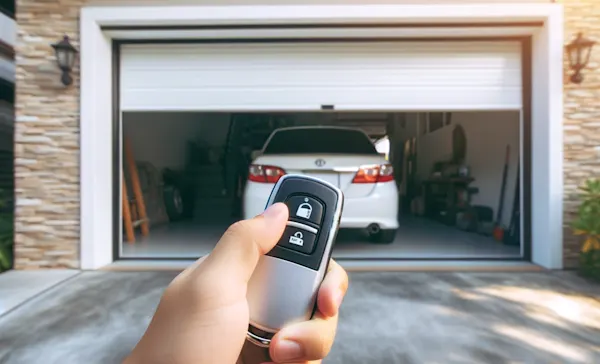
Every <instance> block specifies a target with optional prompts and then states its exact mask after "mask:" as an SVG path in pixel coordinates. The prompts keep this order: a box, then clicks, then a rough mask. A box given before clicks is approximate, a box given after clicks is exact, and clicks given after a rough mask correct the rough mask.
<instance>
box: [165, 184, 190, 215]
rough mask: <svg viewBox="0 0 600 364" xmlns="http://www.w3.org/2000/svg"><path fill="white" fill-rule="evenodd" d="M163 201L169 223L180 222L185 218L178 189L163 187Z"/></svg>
mask: <svg viewBox="0 0 600 364" xmlns="http://www.w3.org/2000/svg"><path fill="white" fill-rule="evenodd" d="M164 199H165V208H166V210H167V215H168V216H169V220H171V221H180V220H182V219H183V218H184V216H185V212H186V210H185V207H184V205H183V197H182V194H181V191H180V190H179V188H177V187H175V186H172V185H167V186H165V187H164Z"/></svg>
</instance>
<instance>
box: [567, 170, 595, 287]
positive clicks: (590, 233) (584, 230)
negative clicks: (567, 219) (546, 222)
mask: <svg viewBox="0 0 600 364" xmlns="http://www.w3.org/2000/svg"><path fill="white" fill-rule="evenodd" d="M580 191H581V194H580V197H581V205H580V206H579V210H578V214H577V218H576V219H575V220H574V221H573V225H572V226H573V231H574V233H575V235H579V236H583V237H584V241H583V245H582V247H581V253H580V271H581V273H582V274H583V275H585V276H588V277H590V278H594V279H598V280H600V180H599V179H590V180H587V181H586V182H585V184H584V185H583V186H582V187H580Z"/></svg>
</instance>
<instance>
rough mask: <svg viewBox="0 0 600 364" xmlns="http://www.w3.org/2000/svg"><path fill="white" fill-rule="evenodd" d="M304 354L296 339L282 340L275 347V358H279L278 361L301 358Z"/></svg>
mask: <svg viewBox="0 0 600 364" xmlns="http://www.w3.org/2000/svg"><path fill="white" fill-rule="evenodd" d="M303 355H304V351H303V350H302V346H300V344H298V343H297V342H295V341H291V340H281V341H280V342H278V343H277V346H276V347H275V358H277V359H276V360H277V361H287V360H295V359H300V358H302V356H303Z"/></svg>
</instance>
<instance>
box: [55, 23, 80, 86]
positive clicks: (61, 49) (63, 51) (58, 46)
mask: <svg viewBox="0 0 600 364" xmlns="http://www.w3.org/2000/svg"><path fill="white" fill-rule="evenodd" d="M52 48H54V52H55V53H56V63H58V68H60V70H61V71H62V76H61V78H60V80H61V81H62V83H63V85H65V86H69V85H70V84H72V83H73V77H71V70H72V69H73V65H74V64H75V58H76V55H77V49H76V48H75V47H73V45H72V44H71V42H70V41H69V37H68V36H67V35H65V36H64V37H63V39H62V40H61V41H60V42H58V43H54V44H52Z"/></svg>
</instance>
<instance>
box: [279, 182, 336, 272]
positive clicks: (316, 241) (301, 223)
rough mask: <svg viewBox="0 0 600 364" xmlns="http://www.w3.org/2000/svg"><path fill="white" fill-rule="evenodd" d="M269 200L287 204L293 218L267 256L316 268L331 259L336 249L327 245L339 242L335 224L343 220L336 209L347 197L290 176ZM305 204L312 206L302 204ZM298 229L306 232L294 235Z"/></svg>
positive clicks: (322, 185) (325, 187)
mask: <svg viewBox="0 0 600 364" xmlns="http://www.w3.org/2000/svg"><path fill="white" fill-rule="evenodd" d="M306 199H308V201H306ZM269 201H270V203H277V202H283V203H285V204H286V205H287V206H288V209H289V221H288V225H287V226H286V229H285V232H284V234H283V235H282V237H281V239H280V241H279V243H278V244H277V245H275V247H273V249H271V251H269V252H268V253H267V255H268V256H271V257H275V258H279V259H283V260H287V261H289V262H292V263H296V264H299V265H302V266H304V267H306V268H308V269H313V270H318V269H319V267H320V266H321V262H323V261H324V260H327V261H329V258H330V256H331V252H332V249H326V248H327V246H328V242H330V241H331V242H332V244H333V242H334V241H335V235H336V233H337V228H334V223H339V218H340V216H336V211H338V210H341V208H342V206H343V203H344V199H343V196H341V195H338V192H337V191H336V190H334V189H332V188H330V187H329V186H327V185H325V184H323V183H320V182H319V181H316V180H309V179H306V178H301V177H296V176H286V177H284V179H283V180H282V181H281V183H280V185H279V188H277V189H276V190H273V191H272V192H271V196H270V197H269ZM304 203H308V204H310V207H308V206H307V205H302V204H304ZM299 209H300V211H298V210H299ZM304 209H307V210H310V213H309V211H306V210H304ZM298 213H299V214H298ZM298 215H299V216H298ZM297 232H300V233H302V237H300V236H299V235H294V234H296V233H297ZM290 239H291V240H290ZM298 239H302V242H300V241H299V240H298ZM326 252H327V253H326ZM326 254H327V256H325V255H326Z"/></svg>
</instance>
